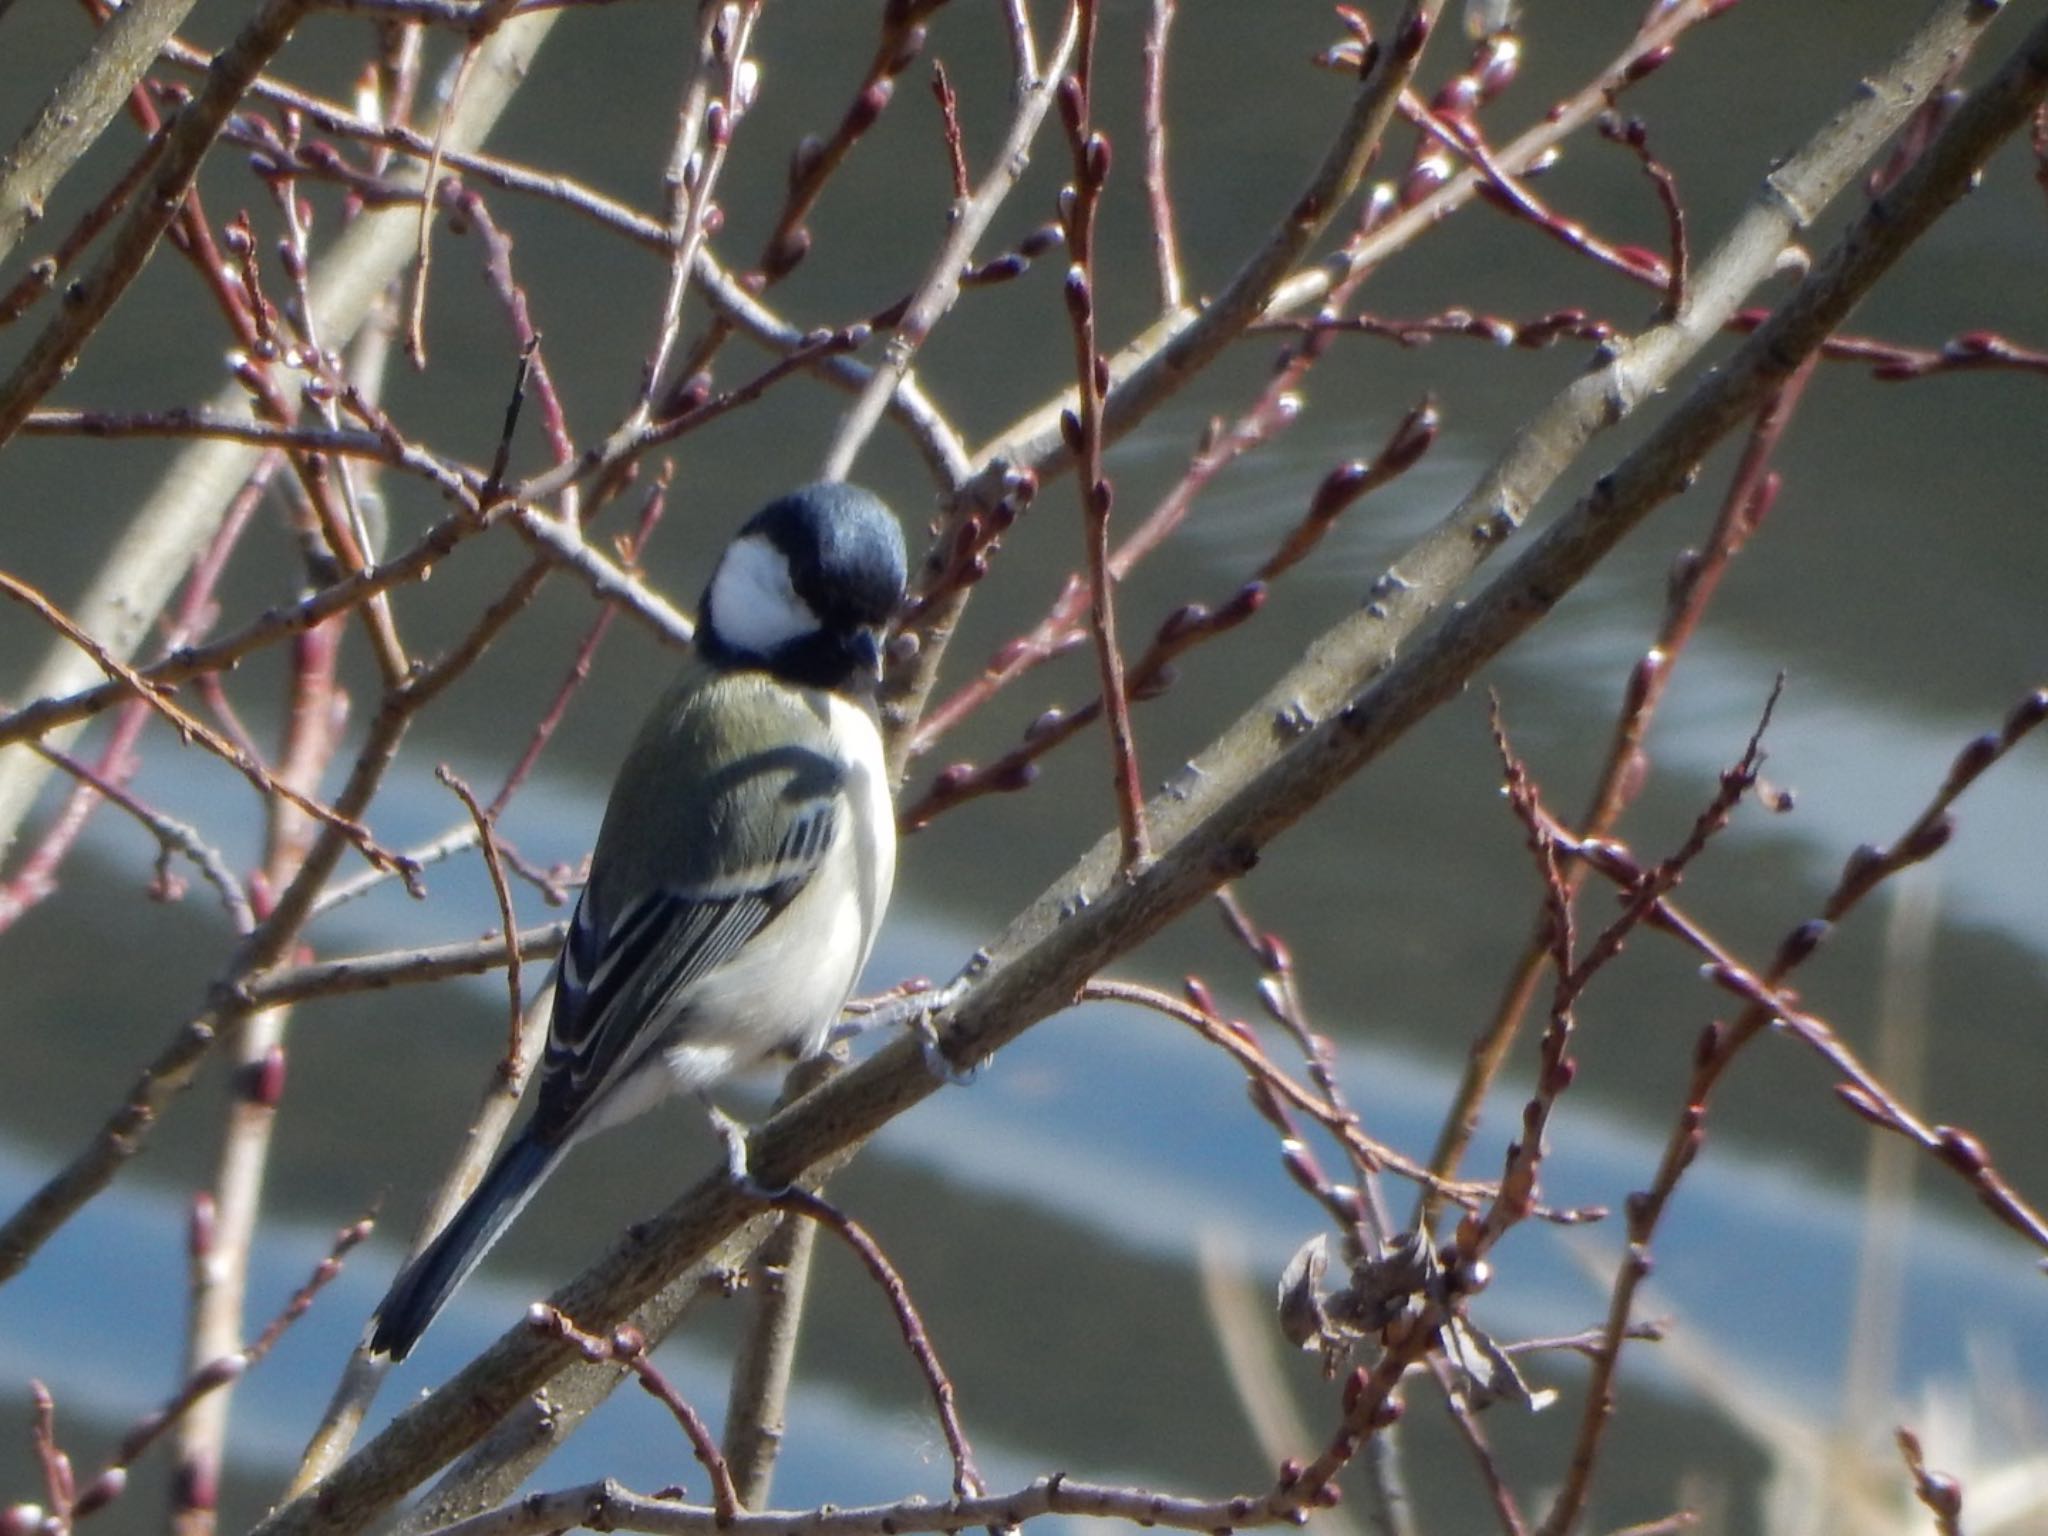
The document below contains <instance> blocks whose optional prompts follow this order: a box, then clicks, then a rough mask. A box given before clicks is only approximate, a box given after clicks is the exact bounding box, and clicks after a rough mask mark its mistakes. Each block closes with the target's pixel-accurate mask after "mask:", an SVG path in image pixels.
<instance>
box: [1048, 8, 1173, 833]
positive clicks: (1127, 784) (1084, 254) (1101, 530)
mask: <svg viewBox="0 0 2048 1536" xmlns="http://www.w3.org/2000/svg"><path fill="white" fill-rule="evenodd" d="M1078 4H1079V14H1080V17H1081V40H1080V45H1079V47H1078V48H1077V49H1076V51H1075V61H1074V72H1073V73H1072V74H1070V75H1068V76H1067V77H1066V78H1065V79H1064V80H1062V81H1061V82H1060V87H1059V103H1060V120H1061V121H1062V122H1063V123H1064V124H1065V125H1066V130H1067V141H1068V143H1069V145H1070V146H1071V147H1072V149H1073V155H1074V179H1073V181H1072V182H1070V183H1069V184H1068V185H1067V186H1066V187H1065V188H1063V189H1062V190H1061V193H1060V214H1061V222H1062V223H1063V224H1064V225H1065V227H1066V231H1067V250H1068V252H1069V254H1071V256H1072V257H1073V264H1072V265H1071V266H1069V267H1068V268H1067V283H1066V294H1067V317H1068V319H1069V320H1070V321H1071V322H1072V324H1073V328H1074V367H1075V374H1076V376H1077V379H1078V389H1079V407H1080V408H1079V410H1078V412H1076V411H1068V412H1065V413H1063V415H1062V417H1061V426H1062V430H1063V431H1064V432H1065V433H1066V437H1067V446H1068V448H1069V449H1070V450H1072V452H1073V454H1074V457H1075V459H1076V460H1077V461H1078V463H1079V466H1080V479H1081V524H1082V527H1083V529H1084V530H1085V536H1086V539H1087V550H1088V592H1089V609H1088V616H1089V631H1090V633H1091V634H1092V635H1093V637H1094V640H1095V662H1096V670H1097V672H1098V674H1099V675H1100V679H1101V687H1102V702H1103V706H1104V710H1105V712H1106V715H1107V718H1108V721H1109V751H1110V763H1111V775H1110V779H1111V783H1112V785H1113V786H1114V788H1115V792H1116V808H1117V825H1118V827H1119V829H1120V833H1121V836H1122V839H1123V856H1122V862H1123V867H1124V869H1125V870H1126V871H1127V872H1128V871H1133V870H1136V869H1139V868H1142V867H1143V866H1144V865H1145V864H1146V863H1147V862H1148V861H1149V860H1150V859H1151V856H1152V853H1151V847H1150V844H1149V839H1148V838H1147V836H1146V832H1145V812H1144V804H1145V790H1144V785H1143V784H1142V783H1141V782H1140V780H1139V777H1138V747H1137V742H1136V740H1135V738H1134V737H1133V736H1132V735H1131V699H1130V694H1129V692H1128V691H1127V690H1126V687H1125V682H1124V663H1123V657H1122V655H1121V653H1120V652H1119V650H1118V648H1117V638H1116V605H1115V597H1114V594H1113V591H1112V583H1111V578H1110V570H1109V514H1110V507H1111V504H1112V502H1113V500H1114V498H1113V495H1112V492H1111V490H1110V484H1109V477H1108V476H1107V475H1106V474H1105V473H1104V472H1103V467H1102V447H1103V428H1102V409H1103V398H1104V396H1105V395H1106V394H1107V393H1108V390H1109V365H1108V363H1107V362H1106V361H1105V360H1104V358H1103V356H1102V349H1101V345H1100V343H1099V342H1098V340H1097V338H1096V334H1095V311H1096V306H1095V293H1096V287H1097V282H1098V279H1099V277H1100V272H1099V269H1098V268H1097V266H1096V262H1095V213H1096V208H1097V207H1098V205H1099V204H1100V202H1101V199H1102V188H1103V184H1104V183H1105V182H1106V181H1107V180H1108V179H1109V140H1108V139H1107V138H1106V137H1104V136H1103V135H1102V134H1101V133H1099V132H1097V131H1095V130H1094V129H1093V128H1092V127H1091V126H1090V123H1089V119H1090V115H1091V104H1090V101H1089V83H1090V77H1091V75H1092V72H1093V69H1094V63H1095V21H1096V13H1095V0H1078Z"/></svg>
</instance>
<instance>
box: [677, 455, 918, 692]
mask: <svg viewBox="0 0 2048 1536" xmlns="http://www.w3.org/2000/svg"><path fill="white" fill-rule="evenodd" d="M904 581H905V560H904V553H903V530H902V529H901V528H899V527H898V526H897V523H896V518H895V516H894V514H892V513H891V512H890V511H889V509H888V508H887V507H886V506H884V505H883V504H882V502H881V500H880V498H878V497H876V496H874V495H872V494H871V493H869V492H867V491H864V490H862V489H860V487H858V486H854V485H848V484H846V483H845V482H844V481H836V480H835V481H825V482H822V483H820V484H818V485H807V486H805V487H803V488H802V489H801V490H795V491H791V492H790V493H789V494H788V495H787V496H783V497H780V498H779V499H777V500H775V501H771V502H770V503H768V505H767V506H765V507H763V508H762V509H761V510H760V511H759V512H756V513H755V514H754V515H753V516H752V517H750V518H748V519H747V522H746V525H745V526H744V527H743V528H741V529H740V531H739V533H738V534H737V535H736V536H735V537H734V538H733V541H732V542H731V543H730V544H728V545H727V546H726V548H725V553H724V554H722V555H721V556H719V559H718V566H717V569H715V570H714V571H713V572H712V573H711V581H710V584H709V585H708V586H706V587H705V589H704V599H703V601H702V602H701V603H700V604H699V605H698V609H697V626H698V628H697V647H698V650H699V651H700V652H701V653H702V654H703V656H704V658H705V659H706V660H707V661H709V662H710V663H711V664H712V665H714V666H721V667H760V668H763V669H765V670H767V671H769V672H772V673H774V674H775V675H776V676H777V677H781V678H784V679H787V680H788V681H790V682H793V683H802V684H805V685H807V686H809V687H813V688H829V689H834V690H836V691H838V692H841V693H850V694H856V695H860V694H866V693H869V692H872V690H873V688H874V685H875V682H876V680H877V679H878V678H879V677H880V675H881V654H882V637H883V632H884V631H885V630H886V629H887V627H888V624H889V620H890V619H891V618H892V617H894V616H895V613H896V610H897V608H898V607H899V606H900V605H901V604H902V602H903V588H904Z"/></svg>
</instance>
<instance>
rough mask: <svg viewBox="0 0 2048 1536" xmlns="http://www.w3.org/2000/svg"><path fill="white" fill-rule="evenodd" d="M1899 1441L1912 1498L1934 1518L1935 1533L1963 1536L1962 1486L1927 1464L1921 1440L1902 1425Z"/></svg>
mask: <svg viewBox="0 0 2048 1536" xmlns="http://www.w3.org/2000/svg"><path fill="white" fill-rule="evenodd" d="M1897 1439H1898V1444H1899V1455H1900V1456H1901V1457H1902V1458H1903V1459H1904V1460H1905V1463H1906V1471H1907V1472H1908V1473H1910V1474H1911V1475H1912V1478H1913V1496H1914V1497H1915V1498H1917V1499H1918V1500H1919V1501H1920V1502H1921V1503H1922V1504H1924V1505H1926V1506H1927V1512H1928V1513H1929V1514H1931V1515H1933V1516H1934V1528H1935V1530H1937V1531H1939V1532H1940V1533H1941V1536H1963V1485H1962V1484H1961V1483H1959V1482H1957V1481H1956V1480H1955V1479H1954V1478H1953V1477H1950V1476H1949V1475H1948V1474H1947V1473H1946V1472H1937V1471H1935V1470H1934V1469H1933V1468H1932V1467H1930V1466H1928V1465H1927V1457H1926V1454H1925V1453H1924V1452H1923V1451H1922V1450H1921V1449H1920V1437H1919V1436H1918V1435H1916V1434H1914V1433H1913V1431H1911V1430H1910V1429H1907V1428H1906V1427H1905V1426H1904V1425H1903V1424H1902V1425H1900V1426H1899V1429H1898V1434H1897Z"/></svg>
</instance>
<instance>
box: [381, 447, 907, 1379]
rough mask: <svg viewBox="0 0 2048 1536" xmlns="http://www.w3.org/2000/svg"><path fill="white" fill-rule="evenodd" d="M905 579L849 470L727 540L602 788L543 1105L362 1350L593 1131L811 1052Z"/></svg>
mask: <svg viewBox="0 0 2048 1536" xmlns="http://www.w3.org/2000/svg"><path fill="white" fill-rule="evenodd" d="M903 590H904V555H903V535H902V532H901V530H900V529H899V528H898V527H897V525H896V520H895V518H894V517H893V516H892V515H891V514H890V512H889V509H888V508H887V507H885V506H884V505H883V504H882V503H881V502H880V501H879V500H878V499H876V498H875V497H874V496H872V495H870V494H869V493H868V492H866V491H863V490H860V489H859V488H857V487H855V486H851V485H846V484H842V483H838V482H832V483H826V484H820V485H812V486H806V487H805V488H803V489H802V490H798V491H793V492H791V493H790V494H789V495H787V496H784V497H782V498H781V499H780V500H778V501H774V502H771V503H769V504H768V505H767V506H766V507H764V508H762V509H761V511H759V512H757V513H755V514H754V516H753V517H752V518H751V519H749V520H748V522H747V523H746V525H745V526H744V527H742V528H741V529H740V531H739V534H738V535H737V536H736V537H735V538H734V539H733V541H732V543H731V544H729V545H728V546H727V547H726V549H725V552H724V554H723V555H722V556H721V557H720V559H719V562H718V565H717V568H716V569H715V570H714V571H713V573H712V576H711V581H710V583H709V585H708V586H707V587H706V588H705V591H704V597H703V600H702V602H701V603H700V605H699V607H698V610H697V636H696V643H695V646H694V647H693V652H692V655H691V657H690V658H689V660H688V662H687V663H686V664H685V666H684V668H683V672H682V675H681V677H679V678H678V679H677V681H676V682H675V684H674V685H673V686H672V687H671V688H670V689H669V691H668V693H667V694H666V695H665V696H664V697H663V698H662V699H661V701H660V702H659V703H658V704H656V705H655V707H654V710H653V713H651V714H650V715H649V716H648V717H647V721H646V723H645V724H644V725H643V726H642V727H641V728H640V734H639V737H638V739H637V740H636V741H635V742H634V743H633V747H632V750H631V751H630V752H629V753H628V754H627V757H626V762H625V766H624V767H623V768H621V769H620V770H619V776H618V780H617V782H616V783H615V784H614V785H613V786H612V792H611V800H610V803H609V804H608V805H607V806H606V808H605V814H604V824H603V827H602V828H601V830H600V831H599V833H598V838H597V849H596V852H595V853H594V854H593V855H592V856H591V863H590V879H589V883H588V884H586V885H585V886H584V888H583V895H582V898H581V900H579V901H578V902H577V905H576V914H575V917H574V918H573V919H572V920H571V922H570V924H569V935H568V939H567V942H566V943H565V945H564V947H563V950H562V955H561V958H560V960H559V961H558V962H557V964H556V977H555V998H554V1014H553V1018H552V1020H551V1022H550V1024H549V1027H548V1043H547V1052H546V1055H545V1057H544V1058H543V1060H542V1062H541V1065H540V1070H539V1073H538V1077H539V1089H538V1092H537V1095H536V1099H535V1104H534V1108H533V1112H532V1114H531V1116H530V1117H529V1118H528V1119H527V1121H526V1123H525V1125H524V1127H523V1128H522V1129H521V1130H520V1132H519V1134H518V1135H517V1136H515V1137H514V1138H513V1139H512V1140H511V1141H510V1142H509V1143H507V1145H506V1146H505V1148H504V1150H503V1151H502V1152H500V1153H499V1155H498V1158H497V1160H496V1161H495V1162H494V1163H493V1164H492V1165H491V1167H490V1170H489V1172H487V1173H486V1174H485V1175H484V1177H483V1180H482V1182H481V1183H479V1184H478V1186H477V1188H476V1191H475V1193H473V1194H472V1195H470V1197H469V1198H468V1200H467V1201H465V1202H464V1203H463V1205H462V1207H461V1209H460V1210H458V1211H457V1212H456V1214H455V1216H454V1218H453V1219H452V1220H451V1221H450V1222H449V1223H448V1225H447V1226H446V1227H444V1228H443V1229H442V1230H441V1232H440V1234H439V1235H438V1236H436V1237H435V1238H434V1240H433V1241H432V1243H430V1244H429V1245H428V1246H427V1248H426V1249H425V1250H424V1251H423V1252H422V1253H421V1254H420V1255H419V1257H417V1258H416V1259H414V1260H413V1262H412V1263H411V1264H409V1265H407V1266H406V1268H405V1269H404V1270H403V1271H402V1272H401V1273H400V1275H399V1276H398V1278H397V1280H396V1281H395V1282H394V1283H393V1284H392V1287H391V1290H390V1293H389V1294H388V1295H387V1296H385V1298H384V1301H383V1303H382V1305H381V1306H379V1307H378V1309H377V1315H376V1317H375V1318H374V1319H373V1321H372V1324H371V1332H370V1348H371V1350H372V1351H373V1352H374V1353H378V1354H385V1355H389V1356H390V1357H391V1358H392V1359H393V1360H402V1359H404V1358H405V1356H406V1354H407V1353H408V1352H409V1351H410V1350H411V1349H412V1347H413V1345H414V1344H415V1343H416V1342H418V1340H419V1337H420V1335H421V1334H422V1333H423V1332H425V1331H426V1328H427V1325H428V1324H429V1323H431V1322H432V1321H433V1320H434V1316H435V1314H436V1313H438V1312H439V1311H440V1310H441V1307H442V1305H443V1304H444V1303H445V1302H446V1301H447V1300H448V1298H449V1296H450V1295H451V1294H452V1293H453V1292H454V1290H455V1288H456V1287H457V1286H458V1285H460V1284H461V1283H462V1281H463V1279H464V1278H465V1277H466V1276H467V1275H468V1274H469V1272H470V1270H471V1269H473V1268H474V1267H475V1266H476V1263H477V1261H478V1260H479V1259H481V1258H482V1257H483V1255H484V1253H485V1251H486V1250H487V1249H488V1248H489V1247H490V1246H491V1244H492V1243H493V1242H495V1241H496V1240H497V1238H498V1236H499V1234H500V1233H502V1232H503V1231H504V1230H505V1228H506V1227H507V1226H508V1225H509V1224H510V1223H511V1221H512V1219H513V1218H514V1217H515V1216H517V1215H518V1214H519V1211H520V1209H521V1207H523V1206H524V1205H525V1204H526V1201H527V1200H528V1198H529V1197H531V1195H532V1194H533V1192H534V1190H535V1189H537V1188H538V1187H539V1186H540V1183H541V1181H542V1180H543V1179H545V1178H546V1177H547V1176H548V1174H549V1173H550V1172H552V1171H553V1169H554V1167H555V1165H556V1164H557V1163H558V1162H559V1161H560V1160H561V1158H562V1155H563V1154H564V1153H566V1152H567V1151H568V1150H569V1148H570V1147H571V1146H573V1145H575V1143H576V1142H578V1141H579V1140H581V1139H582V1138H583V1137H585V1136H587V1135H589V1134H591V1133H592V1132H594V1131H599V1130H603V1129H605V1128H606V1127H608V1126H612V1125H616V1124H618V1123H619V1122H621V1121H623V1120H626V1119H629V1118H631V1117H632V1116H634V1115H637V1114H639V1113H641V1112H642V1111H643V1110H646V1109H648V1108H651V1107H652V1106H653V1105H655V1104H656V1103H659V1102H660V1101H661V1100H662V1099H664V1098H666V1097H667V1096H669V1095H670V1094H672V1093H677V1092H683V1091H694V1090H701V1089H705V1088H709V1087H710V1086H712V1085H713V1084H715V1083H717V1082H719V1081H720V1080H721V1079H723V1078H725V1077H726V1076H728V1075H729V1074H731V1073H733V1072H736V1071H740V1070H742V1069H744V1068H747V1067H750V1066H755V1065H758V1064H761V1063H763V1062H764V1061H766V1060H767V1059H768V1058H770V1057H773V1056H777V1055H790V1056H796V1057H802V1056H808V1055H811V1054H813V1053H815V1052H817V1051H819V1050H821V1049H822V1048H823V1047H824V1045H825V1042H826V1040H827V1038H828V1037H829V1035H830V1034H831V1031H832V1029H833V1026H834V1025H835V1024H836V1023H837V1022H838V1019H839V1013H840V1009H841V1008H842V1006H843V1005H844V1004H845V1002H846V999H847V997H848V996H849V995H850V994H851V992H852V990H853V985H854V982H855V980H856V979H857V978H858V976H859V975H860V970H861V966H862V964H863V963H864V962H865V961H866V959H867V956H868V950H869V949H870V948H871V947H872V945H873V944H874V940H875V930H876V929H877V927H878V926H879V925H880V923H881V920H882V910H883V908H884V907H886V906H887V905H888V902H889V888H890V885H891V883H892V881H893V879H894V876H895V869H896V831H895V817H894V813H893V811H892V809H891V807H890V801H889V788H888V775H887V771H886V769H885V767H884V764H883V759H882V742H881V736H880V733H879V731H878V729H877V726H876V716H875V703H874V692H875V684H876V682H877V681H878V679H879V677H880V673H881V645H882V637H883V632H884V630H885V629H886V627H887V625H888V623H889V621H890V619H891V617H892V616H893V615H894V614H895V612H896V609H897V607H898V605H899V604H900V603H901V602H902V599H903Z"/></svg>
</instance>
